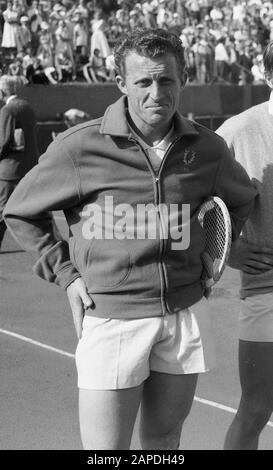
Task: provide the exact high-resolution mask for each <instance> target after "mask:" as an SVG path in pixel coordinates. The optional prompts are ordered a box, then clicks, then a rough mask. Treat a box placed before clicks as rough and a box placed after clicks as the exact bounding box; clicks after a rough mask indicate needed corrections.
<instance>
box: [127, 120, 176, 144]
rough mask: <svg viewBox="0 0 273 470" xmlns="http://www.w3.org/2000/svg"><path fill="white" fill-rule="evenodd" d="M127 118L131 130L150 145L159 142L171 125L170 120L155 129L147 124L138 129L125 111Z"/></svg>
mask: <svg viewBox="0 0 273 470" xmlns="http://www.w3.org/2000/svg"><path fill="white" fill-rule="evenodd" d="M127 120H128V123H129V126H130V127H131V128H132V129H133V131H134V132H135V133H136V134H137V135H138V136H139V137H140V138H141V139H142V140H144V142H146V143H147V144H148V145H149V146H151V147H152V146H154V145H156V144H158V143H159V142H161V140H162V139H163V138H164V137H165V135H166V134H167V133H168V132H169V130H170V129H171V126H172V122H169V123H167V124H165V125H164V126H162V128H156V129H155V128H153V127H151V126H148V125H147V126H146V127H145V126H142V128H141V129H139V127H137V126H136V124H135V123H134V121H133V120H132V118H131V116H130V114H129V112H127Z"/></svg>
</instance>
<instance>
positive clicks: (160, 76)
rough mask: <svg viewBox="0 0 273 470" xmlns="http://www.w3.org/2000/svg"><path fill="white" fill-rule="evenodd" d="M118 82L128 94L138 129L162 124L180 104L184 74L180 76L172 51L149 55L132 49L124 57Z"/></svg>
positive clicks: (131, 111) (167, 121)
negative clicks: (151, 56) (122, 75)
mask: <svg viewBox="0 0 273 470" xmlns="http://www.w3.org/2000/svg"><path fill="white" fill-rule="evenodd" d="M117 84H118V87H119V89H120V90H121V91H122V93H124V94H126V95H127V96H128V106H129V113H130V116H131V118H132V120H133V122H134V123H135V125H136V126H137V127H138V128H139V129H140V130H142V129H143V128H145V127H147V126H148V127H152V128H157V127H158V128H162V127H164V125H166V126H167V125H168V124H169V123H170V121H171V120H172V117H173V115H174V113H175V111H176V110H177V108H178V106H179V98H180V92H181V89H182V87H183V86H184V84H185V76H183V77H181V76H180V74H179V69H178V65H177V62H176V58H175V56H174V55H173V54H166V55H164V56H161V57H158V58H154V59H150V58H148V57H145V56H141V55H139V54H137V53H135V52H131V53H129V54H128V55H127V57H126V62H125V77H121V76H118V77H117Z"/></svg>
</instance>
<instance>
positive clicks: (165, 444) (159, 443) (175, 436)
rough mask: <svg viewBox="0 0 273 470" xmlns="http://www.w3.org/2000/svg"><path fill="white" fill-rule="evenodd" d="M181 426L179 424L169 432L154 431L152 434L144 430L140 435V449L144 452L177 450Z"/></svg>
mask: <svg viewBox="0 0 273 470" xmlns="http://www.w3.org/2000/svg"><path fill="white" fill-rule="evenodd" d="M181 429H182V424H180V423H179V425H177V426H176V427H175V428H172V429H171V430H169V431H163V430H162V431H161V432H160V430H158V429H155V430H154V432H147V431H145V430H143V431H142V433H141V445H142V449H146V450H152V449H154V450H156V449H157V450H161V449H162V450H177V449H178V448H179V444H180V437H181Z"/></svg>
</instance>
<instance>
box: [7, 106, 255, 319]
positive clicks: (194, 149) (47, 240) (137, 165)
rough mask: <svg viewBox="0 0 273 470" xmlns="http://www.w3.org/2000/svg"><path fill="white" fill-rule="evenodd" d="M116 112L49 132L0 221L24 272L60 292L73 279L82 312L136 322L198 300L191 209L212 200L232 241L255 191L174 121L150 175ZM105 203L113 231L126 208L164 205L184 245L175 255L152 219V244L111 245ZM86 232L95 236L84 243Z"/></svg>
mask: <svg viewBox="0 0 273 470" xmlns="http://www.w3.org/2000/svg"><path fill="white" fill-rule="evenodd" d="M126 104H127V100H126V97H122V98H121V99H119V100H118V101H117V102H116V103H114V104H113V105H111V106H109V107H108V108H107V110H106V112H105V114H104V116H103V117H102V118H99V119H96V120H93V121H89V122H87V123H84V124H81V125H79V126H75V127H73V128H71V129H69V130H67V131H65V132H64V133H62V134H59V135H58V136H57V138H56V139H55V140H54V141H53V142H52V143H51V144H50V146H49V147H48V149H47V151H46V153H45V154H43V155H42V156H41V158H40V161H39V163H38V165H36V166H35V167H34V168H33V169H32V170H31V171H30V172H29V173H28V174H27V175H26V176H25V177H24V178H23V180H22V181H21V182H20V184H19V185H18V187H17V188H16V190H15V191H14V193H13V194H12V196H11V198H10V199H9V202H8V204H7V206H6V210H5V220H6V223H7V225H8V226H9V228H10V230H11V231H12V233H13V235H14V237H15V238H16V239H17V241H18V242H19V243H20V245H21V246H22V247H24V248H25V249H26V250H28V251H32V252H34V254H35V256H36V258H37V261H36V263H35V265H34V267H33V269H34V271H35V272H36V273H37V274H38V275H39V276H40V277H42V278H43V279H46V280H48V281H50V282H55V283H56V284H58V285H60V286H61V287H63V288H66V287H67V286H68V285H69V284H70V283H71V282H73V281H74V280H75V279H76V278H77V277H79V276H82V278H83V279H84V281H85V283H86V286H87V289H88V292H89V293H90V295H91V297H92V299H93V301H94V304H95V308H94V309H92V310H90V311H89V312H88V314H90V315H95V316H101V317H110V318H137V317H148V316H158V315H164V314H166V312H169V313H175V312H177V311H178V310H180V309H182V308H186V307H189V306H191V305H192V304H194V303H195V302H197V301H198V300H199V299H200V298H201V297H202V296H203V293H204V291H203V286H202V282H201V276H202V271H203V266H202V260H201V254H202V251H203V249H204V236H203V232H202V228H201V226H200V225H199V223H198V220H197V213H198V208H199V206H200V204H201V203H202V202H203V201H204V200H205V199H206V198H207V197H209V196H212V195H217V196H219V197H220V198H222V199H223V200H224V202H225V203H226V205H227V207H228V209H229V211H230V215H231V218H232V225H233V235H234V236H238V235H239V233H240V231H241V228H242V226H243V224H244V222H245V221H246V219H247V217H248V216H249V214H250V211H251V209H252V205H253V200H254V198H255V196H256V190H255V189H254V188H253V186H252V184H251V182H250V180H249V178H248V176H247V174H246V172H245V171H244V169H243V168H242V167H241V166H240V165H239V164H238V163H237V162H236V161H235V160H234V159H233V157H232V156H231V154H230V153H229V150H228V148H227V146H226V144H225V142H224V140H223V139H222V138H221V137H219V136H217V135H216V134H215V133H214V132H212V131H210V130H208V129H207V128H205V127H203V126H200V125H198V124H197V123H195V122H191V121H189V120H187V119H185V118H184V117H182V116H181V115H180V114H179V113H176V114H175V116H174V129H175V139H174V141H173V143H172V144H171V146H170V147H169V149H168V150H167V153H166V155H165V157H164V159H163V161H162V163H161V166H160V169H159V171H158V173H157V174H155V173H154V171H153V168H152V167H151V165H150V163H149V160H148V158H147V156H146V154H145V152H144V151H143V149H142V148H141V147H140V145H139V144H138V143H137V142H136V141H135V140H134V139H133V137H132V135H131V134H130V131H129V128H128V124H127V120H126ZM106 201H107V202H106ZM109 201H110V202H111V201H112V204H113V207H114V208H119V212H118V215H119V223H120V224H121V225H122V215H123V216H124V214H122V208H127V209H128V207H130V208H132V209H131V212H130V215H132V211H133V214H137V210H136V209H137V207H139V205H141V204H142V205H148V204H152V205H153V206H154V207H155V208H157V207H160V206H161V205H164V206H166V207H171V206H170V205H171V204H173V205H174V206H172V207H176V208H178V210H179V217H178V219H177V220H178V227H179V228H180V229H182V228H184V229H185V227H186V228H187V229H190V241H189V246H188V247H187V248H186V249H178V250H175V249H173V247H174V245H173V242H174V240H173V239H172V238H171V237H170V236H169V237H168V238H166V237H163V236H162V229H163V222H164V221H163V218H162V216H160V211H158V213H157V220H158V227H157V229H156V236H153V237H148V236H145V237H144V238H139V237H137V236H127V237H124V238H123V239H122V236H112V237H111V233H110V232H111V230H110V231H109V229H110V228H111V227H110V226H111V224H112V226H113V224H114V225H115V223H116V222H117V220H118V218H117V213H115V214H114V216H115V218H114V220H112V222H111V214H110V215H109ZM175 205H176V206H175ZM184 205H189V206H188V207H190V221H189V223H187V221H186V220H185V218H184V219H183V217H184V215H183V210H182V208H183V207H184ZM94 208H95V209H96V208H97V212H96V210H94ZM98 209H100V210H98ZM127 209H126V210H127ZM58 210H63V212H64V214H65V217H66V220H67V223H68V225H69V240H68V241H66V240H64V239H62V238H61V237H60V236H58V234H57V233H56V230H54V223H53V220H52V217H51V211H58ZM127 214H128V212H127ZM109 217H110V218H109ZM124 220H125V219H123V222H124ZM127 220H128V219H127ZM134 223H136V215H135V219H134ZM183 224H184V225H183ZM187 224H188V225H187ZM107 225H108V226H107ZM94 226H96V229H98V230H97V232H96V233H99V234H102V236H97V235H96V236H93V237H92V236H91V235H90V234H91V233H94ZM136 226H137V224H136ZM124 228H125V231H126V230H127V229H126V224H125V225H124V226H123V229H124ZM92 231H93V232H92ZM109 233H110V235H109ZM122 233H123V232H122V230H121V232H120V234H121V235H122ZM160 233H161V235H160ZM127 235H128V233H127ZM131 235H132V233H131Z"/></svg>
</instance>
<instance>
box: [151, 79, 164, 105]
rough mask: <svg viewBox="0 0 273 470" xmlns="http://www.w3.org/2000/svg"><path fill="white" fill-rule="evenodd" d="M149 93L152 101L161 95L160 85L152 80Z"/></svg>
mask: <svg viewBox="0 0 273 470" xmlns="http://www.w3.org/2000/svg"><path fill="white" fill-rule="evenodd" d="M150 95H151V98H153V100H154V101H157V100H159V99H160V97H161V96H162V90H161V87H160V85H159V84H158V83H157V82H153V83H152V85H151V88H150Z"/></svg>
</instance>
